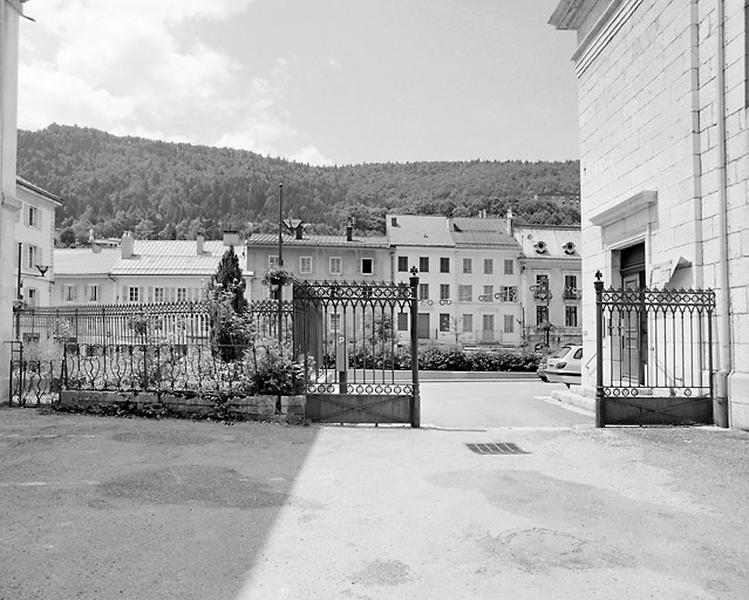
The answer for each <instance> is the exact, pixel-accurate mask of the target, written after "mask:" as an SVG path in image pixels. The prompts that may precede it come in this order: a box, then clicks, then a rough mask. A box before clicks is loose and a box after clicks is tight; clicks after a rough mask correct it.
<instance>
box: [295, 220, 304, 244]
mask: <svg viewBox="0 0 749 600" xmlns="http://www.w3.org/2000/svg"><path fill="white" fill-rule="evenodd" d="M294 236H295V237H296V239H298V240H301V239H303V238H304V226H303V225H302V224H301V223H299V225H297V226H296V228H295V229H294Z"/></svg>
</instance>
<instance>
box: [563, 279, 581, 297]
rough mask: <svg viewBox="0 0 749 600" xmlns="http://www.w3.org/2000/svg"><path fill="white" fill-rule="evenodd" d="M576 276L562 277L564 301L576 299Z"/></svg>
mask: <svg viewBox="0 0 749 600" xmlns="http://www.w3.org/2000/svg"><path fill="white" fill-rule="evenodd" d="M577 292H578V290H577V275H565V276H564V294H563V296H564V298H565V299H566V300H576V299H577Z"/></svg>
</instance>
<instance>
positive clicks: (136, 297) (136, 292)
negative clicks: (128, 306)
mask: <svg viewBox="0 0 749 600" xmlns="http://www.w3.org/2000/svg"><path fill="white" fill-rule="evenodd" d="M127 300H128V302H140V288H138V287H135V286H132V285H131V286H130V287H129V288H127Z"/></svg>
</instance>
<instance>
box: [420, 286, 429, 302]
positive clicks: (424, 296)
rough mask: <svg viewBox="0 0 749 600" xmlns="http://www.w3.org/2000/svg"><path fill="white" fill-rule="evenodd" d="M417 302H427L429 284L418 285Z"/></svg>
mask: <svg viewBox="0 0 749 600" xmlns="http://www.w3.org/2000/svg"><path fill="white" fill-rule="evenodd" d="M419 300H429V284H428V283H420V284H419Z"/></svg>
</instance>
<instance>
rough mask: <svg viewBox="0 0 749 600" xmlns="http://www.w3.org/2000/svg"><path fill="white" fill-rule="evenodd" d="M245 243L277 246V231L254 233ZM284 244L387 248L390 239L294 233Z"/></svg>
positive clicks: (287, 237) (288, 236)
mask: <svg viewBox="0 0 749 600" xmlns="http://www.w3.org/2000/svg"><path fill="white" fill-rule="evenodd" d="M245 243H246V244H247V245H248V246H271V247H273V246H277V245H278V234H277V233H253V234H252V235H251V236H250V237H249V238H247V240H246V241H245ZM283 245H284V246H325V247H346V248H387V247H389V244H388V239H387V238H385V237H355V238H354V239H353V240H351V241H350V242H349V241H347V240H346V238H345V236H341V235H305V236H304V237H303V238H302V239H301V240H298V239H296V237H295V236H293V235H284V236H283Z"/></svg>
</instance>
